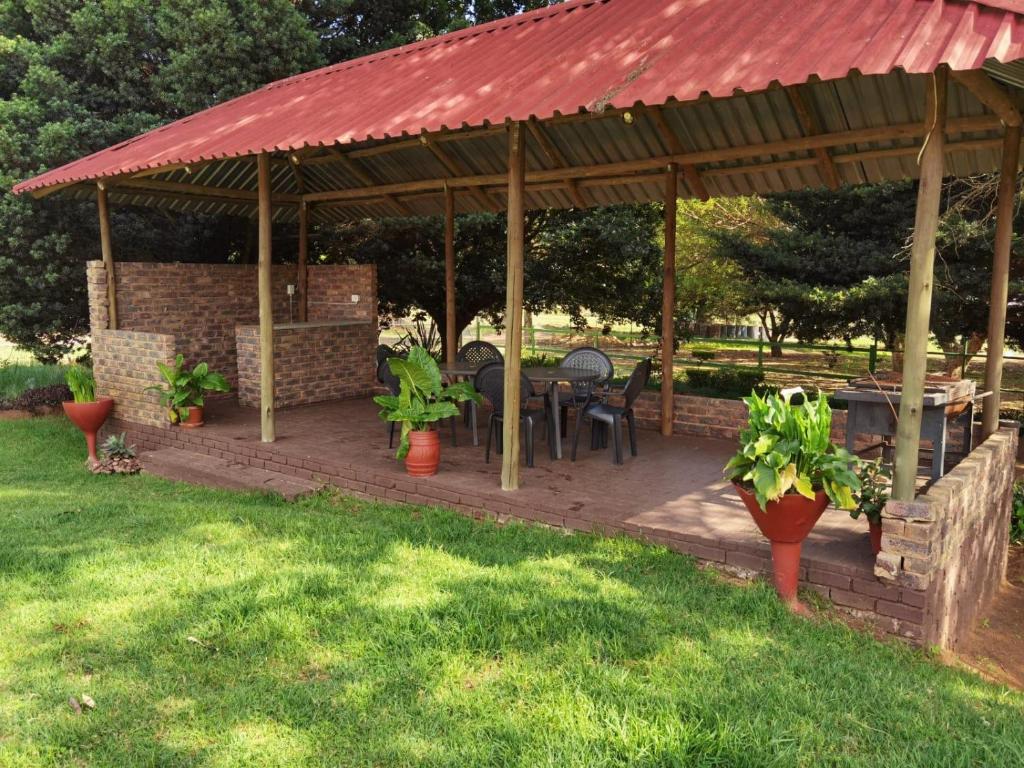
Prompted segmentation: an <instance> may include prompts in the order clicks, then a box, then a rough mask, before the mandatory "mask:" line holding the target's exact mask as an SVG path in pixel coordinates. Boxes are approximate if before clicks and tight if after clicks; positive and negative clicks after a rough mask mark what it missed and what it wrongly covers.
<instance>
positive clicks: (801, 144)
mask: <svg viewBox="0 0 1024 768" xmlns="http://www.w3.org/2000/svg"><path fill="white" fill-rule="evenodd" d="M995 127H998V120H996V119H995V118H993V117H991V116H988V115H985V116H981V117H972V118H961V119H960V120H951V121H950V123H949V128H948V131H947V132H948V133H963V132H970V131H979V130H988V129H992V128H995ZM923 134H924V128H923V126H922V124H921V123H919V122H914V123H902V124H899V125H892V126H884V127H880V128H860V129H856V130H850V131H839V132H836V133H823V134H819V135H816V136H803V137H800V138H796V139H784V140H781V141H770V142H766V143H764V144H751V145H748V146H745V147H726V148H722V149H710V150H702V151H698V152H688V153H684V154H681V155H666V156H662V157H650V158H644V159H642V160H626V161H622V162H617V163H602V164H596V165H583V166H573V167H570V168H555V169H544V170H535V171H527V174H526V179H527V183H528V184H533V183H541V182H559V183H561V184H565V183H566V182H567V181H569V180H581V179H588V178H600V177H608V176H621V175H624V174H635V173H643V172H652V171H655V170H659V171H660V170H664V168H665V166H666V165H667V164H669V163H678V164H680V165H684V164H687V163H693V164H695V165H696V164H703V163H719V162H729V161H732V160H742V159H745V158H750V157H758V156H762V155H763V156H767V155H777V154H787V153H791V152H810V151H813V150H815V149H818V148H820V147H836V146H845V145H852V144H860V143H864V142H872V141H886V140H895V139H906V138H920V137H921V136H922V135H923ZM815 159H816V158H815ZM453 167H454V166H453ZM445 183H447V184H449V185H451V186H452V187H455V188H465V189H472V188H479V187H500V186H501V185H503V184H505V183H506V175H505V174H504V173H493V174H480V175H476V176H452V177H449V178H447V179H445V178H437V179H422V180H418V181H407V182H400V183H397V184H385V185H381V186H376V187H363V188H359V189H344V190H335V191H327V192H314V193H312V194H308V195H305V196H304V199H305V200H307V201H308V202H325V201H328V200H346V199H349V200H352V199H360V198H367V197H380V196H381V195H384V194H392V195H403V194H409V193H416V192H430V191H435V192H440V191H442V190H443V188H444V184H445Z"/></svg>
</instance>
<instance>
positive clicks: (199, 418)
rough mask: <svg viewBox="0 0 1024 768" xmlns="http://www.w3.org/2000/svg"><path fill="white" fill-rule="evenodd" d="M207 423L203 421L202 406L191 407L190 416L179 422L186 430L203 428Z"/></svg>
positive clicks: (189, 409) (189, 408)
mask: <svg viewBox="0 0 1024 768" xmlns="http://www.w3.org/2000/svg"><path fill="white" fill-rule="evenodd" d="M205 423H206V422H205V421H203V406H201V405H190V406H189V407H188V416H186V417H185V418H184V419H182V420H181V421H180V422H179V424H180V425H181V426H183V427H185V429H195V428H196V427H201V426H203V424H205Z"/></svg>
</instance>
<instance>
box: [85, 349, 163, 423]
mask: <svg viewBox="0 0 1024 768" xmlns="http://www.w3.org/2000/svg"><path fill="white" fill-rule="evenodd" d="M176 352H177V350H176V347H175V339H174V336H171V335H169V334H165V333H142V332H139V331H109V330H103V331H94V332H93V334H92V360H93V371H94V372H95V375H96V394H98V395H107V396H109V397H113V398H114V412H113V416H114V417H115V418H117V419H124V420H126V421H131V422H135V423H138V424H147V425H153V426H157V427H164V426H169V425H168V423H167V417H166V416H165V415H164V411H163V408H162V407H161V406H160V403H159V399H158V397H159V396H158V395H157V394H156V393H155V392H146V391H145V390H146V387H149V386H154V385H156V386H159V385H162V384H163V383H164V381H163V377H162V376H161V375H160V371H159V369H158V368H157V367H156V364H157V363H169V362H171V361H173V360H174V355H175V354H176Z"/></svg>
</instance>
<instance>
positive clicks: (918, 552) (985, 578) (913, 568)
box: [875, 427, 1018, 648]
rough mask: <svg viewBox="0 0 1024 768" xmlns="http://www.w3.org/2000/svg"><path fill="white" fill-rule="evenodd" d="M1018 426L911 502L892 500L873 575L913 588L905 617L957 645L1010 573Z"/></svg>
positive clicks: (928, 636)
mask: <svg viewBox="0 0 1024 768" xmlns="http://www.w3.org/2000/svg"><path fill="white" fill-rule="evenodd" d="M1017 441H1018V431H1017V429H1016V428H1015V427H1004V428H1003V429H1000V430H999V431H998V432H997V433H995V434H994V435H992V436H991V437H989V438H988V440H986V441H985V442H984V443H982V444H981V445H980V446H978V447H977V448H975V449H974V451H972V452H971V454H970V455H969V456H968V457H967V458H965V459H964V460H963V461H961V462H960V463H959V464H958V465H957V466H956V467H955V468H953V469H952V470H951V471H950V472H949V473H948V474H946V475H945V476H944V477H942V478H941V479H940V480H938V481H937V482H935V484H933V485H932V486H931V487H930V488H929V489H928V490H927V492H926V493H924V494H922V495H920V496H918V497H917V498H916V499H915V500H914V501H912V502H897V501H890V502H889V503H888V504H887V505H886V508H885V512H884V515H883V520H882V532H883V533H882V552H881V554H879V555H878V558H877V559H876V561H875V574H876V575H877V576H878V577H879V578H880V579H882V580H883V581H885V582H887V583H890V584H893V585H899V586H901V587H902V588H903V589H904V590H905V591H912V592H913V593H916V595H917V597H916V600H917V602H918V603H919V604H920V605H919V607H918V608H917V610H915V611H914V612H912V613H904V614H903V615H902V616H901V617H900V619H901V621H903V622H906V623H907V624H911V623H916V624H918V625H919V626H920V635H921V636H920V640H921V641H922V642H925V643H927V644H929V645H937V646H939V647H942V648H956V647H957V645H959V643H960V642H961V641H962V640H963V639H964V638H965V637H966V636H967V634H968V633H969V632H970V631H971V629H972V627H973V626H974V623H975V621H976V619H977V618H978V614H979V612H980V611H981V610H983V609H984V607H985V606H986V605H987V604H988V602H989V601H990V600H991V599H992V597H993V596H994V595H995V593H996V591H997V590H998V589H999V586H1000V584H1002V581H1003V578H1004V575H1005V573H1006V558H1007V546H1008V544H1009V530H1010V514H1011V509H1012V506H1013V498H1012V497H1013V481H1014V458H1015V456H1016V454H1017Z"/></svg>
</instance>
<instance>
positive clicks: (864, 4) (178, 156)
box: [15, 0, 1024, 502]
mask: <svg viewBox="0 0 1024 768" xmlns="http://www.w3.org/2000/svg"><path fill="white" fill-rule="evenodd" d="M1022 85H1024V2H1022V1H1021V0H829V1H828V2H822V1H821V0H761V1H760V2H757V3H750V2H748V1H747V0H570V1H569V2H565V3H562V4H559V5H554V6H551V7H549V8H545V9H542V10H537V11H533V12H530V13H526V14H522V15H519V16H515V17H512V18H508V19H504V20H501V21H496V22H493V23H489V24H485V25H481V26H477V27H472V28H470V29H466V30H462V31H458V32H454V33H451V34H448V35H444V36H441V37H437V38H432V39H428V40H424V41H422V42H418V43H415V44H411V45H407V46H404V47H401V48H397V49H394V50H389V51H384V52H382V53H377V54H373V55H370V56H366V57H363V58H360V59H356V60H353V61H348V62H344V63H342V64H338V65H335V66H331V67H327V68H324V69H320V70H317V71H314V72H308V73H305V74H301V75H296V76H294V77H291V78H288V79H285V80H281V81H279V82H275V83H271V84H270V85H267V86H265V87H263V88H261V89H259V90H257V91H254V92H252V93H250V94H247V95H245V96H242V97H240V98H236V99H234V100H231V101H229V102H226V103H224V104H221V105H218V106H216V107H213V108H211V109H208V110H205V111H203V112H200V113H199V114H196V115H192V116H190V117H187V118H184V119H182V120H179V121H177V122H174V123H171V124H169V125H166V126H163V127H161V128H158V129H156V130H153V131H150V132H149V133H146V134H143V135H141V136H138V137H135V138H132V139H129V140H127V141H124V142H122V143H120V144H118V145H116V146H113V147H110V148H108V149H106V150H103V151H101V152H97V153H95V154H92V155H89V156H88V157H84V158H82V159H80V160H77V161H75V162H72V163H69V164H68V165H66V166H63V167H61V168H57V169H54V170H52V171H49V172H47V173H44V174H42V175H40V176H38V177H36V178H33V179H29V180H27V181H24V182H22V183H20V184H18V185H17V186H16V187H15V192H18V193H23V192H24V193H30V194H32V195H35V196H37V197H41V196H45V195H49V194H53V193H58V192H59V193H60V194H63V195H69V196H74V197H79V198H93V197H95V198H96V200H97V203H98V207H99V213H100V219H101V224H102V226H101V236H102V252H103V259H104V261H105V262H106V265H107V273H106V274H107V279H108V280H109V281H110V296H109V306H110V318H109V322H110V324H111V327H116V323H117V314H116V307H117V296H116V295H115V291H114V289H113V286H114V283H113V277H112V276H113V274H114V270H115V269H116V262H115V258H114V241H115V240H116V237H114V236H112V233H111V232H110V228H109V222H108V217H107V210H108V206H109V205H143V206H156V207H163V208H166V209H169V210H173V211H195V212H204V213H223V214H233V215H241V216H250V217H256V218H258V220H259V278H260V279H259V283H258V285H259V289H258V290H259V308H260V312H259V328H260V334H259V335H260V340H261V342H262V349H261V364H262V389H261V397H260V399H261V412H262V435H263V440H265V441H273V440H274V437H275V434H274V392H273V382H274V375H273V362H274V361H273V355H272V353H271V347H272V344H271V339H272V335H273V322H274V319H273V317H272V306H271V301H270V275H271V245H270V243H271V232H272V228H273V227H275V226H285V225H292V224H293V223H294V224H297V226H298V228H299V232H300V260H299V264H298V270H297V280H298V284H299V291H300V300H302V299H304V297H305V293H306V289H305V280H306V277H305V274H306V252H307V251H306V245H305V243H306V230H307V227H308V226H309V223H310V222H311V221H314V222H316V221H346V220H356V219H363V218H381V217H392V216H404V215H434V214H438V215H440V214H443V215H445V216H446V217H447V224H448V226H447V227H446V232H447V242H446V255H447V258H446V263H447V272H448V274H447V289H448V316H449V321H448V327H447V329H446V330H447V336H448V339H449V342H453V341H454V339H453V336H454V298H455V297H454V274H453V269H454V266H453V265H454V244H453V234H452V233H453V226H452V221H453V217H454V216H455V215H456V214H458V213H463V212H469V211H495V212H496V211H502V210H504V211H507V216H508V259H507V280H508V282H507V286H508V290H507V314H506V322H507V327H508V339H507V360H508V365H507V367H506V374H507V376H508V377H509V381H518V376H519V359H520V347H521V332H520V328H521V322H520V320H521V317H522V300H523V219H524V211H525V210H527V209H531V208H541V207H556V206H577V207H586V206H600V205H607V204H611V203H618V202H627V201H629V202H634V201H664V202H665V204H666V211H667V215H666V221H665V224H666V238H665V239H666V248H665V276H666V277H668V276H671V275H673V274H674V265H673V254H674V231H673V228H674V216H673V215H672V212H673V210H674V207H675V206H674V201H675V200H676V199H677V197H678V196H680V195H681V196H692V197H700V198H706V197H708V196H718V195H740V194H750V193H755V192H756V193H766V192H774V191H781V190H793V189H800V188H805V187H815V186H830V187H837V186H839V185H842V184H860V183H866V182H878V181H883V180H890V179H904V178H917V179H920V186H919V195H918V210H917V219H916V229H915V234H914V241H913V248H912V260H911V261H912V263H911V270H910V295H909V305H908V319H907V328H906V342H905V358H904V359H905V362H904V370H903V398H902V402H901V406H900V414H899V435H898V442H897V453H896V478H895V498H896V499H897V500H899V501H901V502H911V501H912V500H913V497H914V480H915V475H916V469H917V457H918V449H919V434H920V420H921V404H922V397H923V385H924V378H925V359H926V358H925V354H926V346H927V342H928V333H929V311H930V303H931V288H932V271H933V259H934V244H935V234H936V227H937V219H938V212H939V201H940V189H941V182H942V179H943V177H944V176H950V175H956V176H963V175H970V174H977V173H982V172H991V171H1000V172H1001V173H1002V177H1001V186H1000V191H999V202H998V215H999V221H998V234H997V240H996V248H995V253H994V254H993V265H994V266H993V284H992V304H991V323H990V328H989V336H988V349H989V357H988V364H987V368H986V385H987V388H989V389H991V390H992V391H993V393H994V394H993V396H992V397H991V398H990V399H989V400H988V401H987V403H986V405H985V418H984V431H985V434H986V435H988V434H991V433H992V432H993V431H994V430H996V429H997V426H998V414H999V396H998V393H999V389H1000V386H999V384H1000V377H1001V361H1002V350H1003V326H1004V320H1005V310H1006V304H1007V274H1008V263H1009V258H1010V241H1011V212H1012V207H1013V196H1014V192H1015V188H1016V175H1017V170H1018V165H1019V148H1020V140H1021V112H1020V109H1019V104H1020V97H1021V86H1022ZM673 305H674V301H673V281H672V280H671V279H666V280H665V283H664V307H665V309H666V312H665V317H664V326H663V349H664V361H663V364H664V366H665V369H666V371H667V372H668V371H670V370H671V366H672V358H671V350H672V340H671V336H672V321H671V308H672V307H673ZM454 348H455V345H454V343H449V344H448V349H449V350H450V351H453V350H454ZM663 382H664V388H663V397H662V425H663V429H664V430H670V429H671V422H672V397H671V376H670V375H667V374H666V375H665V376H664V377H663ZM505 391H506V399H507V402H506V404H505V409H506V410H507V411H510V412H516V411H517V410H518V407H519V404H518V402H517V401H518V398H519V387H517V386H507V387H506V389H505ZM504 430H505V435H504V438H505V443H506V445H507V446H510V448H509V450H506V451H505V453H504V456H503V472H502V486H503V488H506V489H510V490H511V489H515V488H516V487H517V486H518V483H519V466H518V462H519V451H518V450H516V446H518V445H519V436H518V423H517V422H516V420H506V422H505V424H504Z"/></svg>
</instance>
